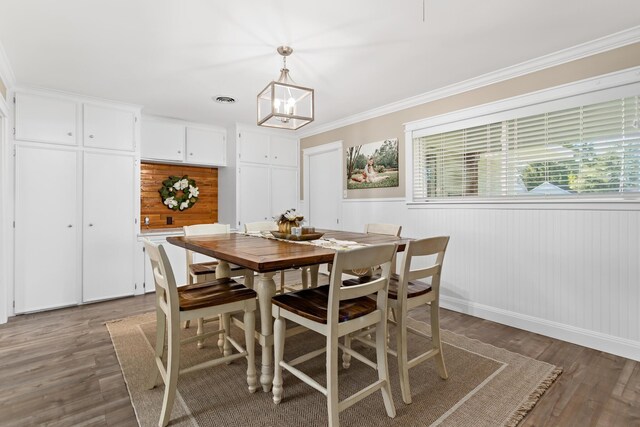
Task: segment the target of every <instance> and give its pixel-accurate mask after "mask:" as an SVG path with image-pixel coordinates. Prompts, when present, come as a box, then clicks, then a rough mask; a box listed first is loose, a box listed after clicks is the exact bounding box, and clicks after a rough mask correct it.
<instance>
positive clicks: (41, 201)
mask: <svg viewBox="0 0 640 427" xmlns="http://www.w3.org/2000/svg"><path fill="white" fill-rule="evenodd" d="M77 156H78V154H77V153H76V152H75V151H64V150H55V149H48V148H35V147H23V146H18V147H16V160H15V162H16V169H15V178H16V179H15V189H16V206H15V220H16V224H15V301H16V308H15V312H16V313H25V312H30V311H38V310H45V309H50V308H56V307H63V306H67V305H74V304H78V303H79V302H80V288H79V283H78V261H79V251H78V247H79V244H78V243H79V242H78V232H79V231H78V205H77V198H78V192H77V190H78V187H77V186H78V179H77Z"/></svg>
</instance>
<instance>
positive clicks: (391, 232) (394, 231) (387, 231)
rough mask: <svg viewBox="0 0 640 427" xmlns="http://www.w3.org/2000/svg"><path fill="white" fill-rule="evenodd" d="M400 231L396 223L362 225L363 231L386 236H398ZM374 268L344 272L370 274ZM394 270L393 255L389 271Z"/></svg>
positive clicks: (352, 274)
mask: <svg viewBox="0 0 640 427" xmlns="http://www.w3.org/2000/svg"><path fill="white" fill-rule="evenodd" d="M401 231H402V226H401V225H397V224H385V223H371V224H365V225H364V232H365V233H366V234H384V235H387V236H396V237H400V232H401ZM328 268H329V271H331V264H329V265H328ZM374 270H376V267H375V266H374V267H372V268H363V269H359V270H353V271H345V274H349V275H351V276H371V275H372V274H373V272H374ZM395 271H396V260H395V256H394V259H393V262H392V263H391V273H395Z"/></svg>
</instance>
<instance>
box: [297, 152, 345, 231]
mask: <svg viewBox="0 0 640 427" xmlns="http://www.w3.org/2000/svg"><path fill="white" fill-rule="evenodd" d="M305 156H307V161H306V162H305V163H306V164H305V167H306V168H307V170H306V171H305V177H306V179H307V180H308V183H307V186H306V190H307V194H305V195H304V197H305V198H306V199H307V200H308V204H307V206H308V210H309V212H308V218H309V225H310V226H312V227H316V228H323V229H329V230H340V229H341V227H342V226H341V224H340V203H341V202H340V200H341V192H342V176H343V173H342V149H340V148H338V149H332V150H329V151H321V152H315V153H314V152H313V151H307V152H306V153H305Z"/></svg>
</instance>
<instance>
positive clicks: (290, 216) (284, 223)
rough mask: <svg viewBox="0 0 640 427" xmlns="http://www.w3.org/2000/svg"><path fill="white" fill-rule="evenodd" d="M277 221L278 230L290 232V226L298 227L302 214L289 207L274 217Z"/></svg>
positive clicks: (302, 218)
mask: <svg viewBox="0 0 640 427" xmlns="http://www.w3.org/2000/svg"><path fill="white" fill-rule="evenodd" d="M274 219H275V220H276V222H277V223H278V231H279V232H281V233H287V234H291V227H299V226H300V222H301V221H302V220H304V216H302V215H300V214H298V213H297V212H296V210H295V209H293V208H292V209H289V210H287V211H286V212H284V213H282V214H281V215H280V216H278V217H275V218H274Z"/></svg>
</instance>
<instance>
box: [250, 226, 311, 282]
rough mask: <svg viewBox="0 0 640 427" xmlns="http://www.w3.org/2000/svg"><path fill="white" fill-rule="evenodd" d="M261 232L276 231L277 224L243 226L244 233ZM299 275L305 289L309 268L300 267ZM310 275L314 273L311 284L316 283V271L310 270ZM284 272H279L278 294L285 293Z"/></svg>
mask: <svg viewBox="0 0 640 427" xmlns="http://www.w3.org/2000/svg"><path fill="white" fill-rule="evenodd" d="M263 231H278V224H277V223H276V222H275V221H256V222H247V223H245V224H244V232H245V233H259V232H263ZM300 270H301V272H300V275H301V278H302V289H307V288H308V287H309V267H300ZM312 270H314V271H312V274H314V273H315V275H316V278H315V280H313V279H312V283H314V284H316V285H317V283H318V279H317V275H318V269H317V268H316V269H312ZM284 273H285V270H280V293H281V294H283V293H284V292H285V275H284Z"/></svg>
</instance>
